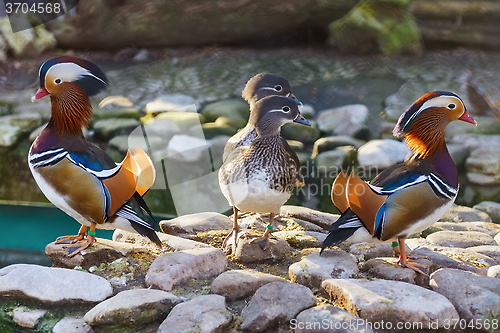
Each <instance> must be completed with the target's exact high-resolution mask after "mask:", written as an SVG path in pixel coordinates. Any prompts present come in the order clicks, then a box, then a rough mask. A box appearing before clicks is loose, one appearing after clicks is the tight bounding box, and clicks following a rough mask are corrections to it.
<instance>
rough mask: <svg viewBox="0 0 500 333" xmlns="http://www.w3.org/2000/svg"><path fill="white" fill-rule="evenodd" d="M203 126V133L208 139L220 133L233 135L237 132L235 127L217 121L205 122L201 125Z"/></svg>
mask: <svg viewBox="0 0 500 333" xmlns="http://www.w3.org/2000/svg"><path fill="white" fill-rule="evenodd" d="M201 128H203V134H205V138H206V139H212V138H214V137H216V136H220V135H226V136H232V135H234V134H236V129H235V128H234V127H231V126H229V125H226V124H221V123H217V122H213V123H205V124H203V125H201Z"/></svg>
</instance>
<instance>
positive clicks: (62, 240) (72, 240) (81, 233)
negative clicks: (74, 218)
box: [56, 224, 87, 244]
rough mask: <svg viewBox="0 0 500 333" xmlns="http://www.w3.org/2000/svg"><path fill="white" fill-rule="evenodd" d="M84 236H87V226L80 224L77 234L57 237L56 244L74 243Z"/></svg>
mask: <svg viewBox="0 0 500 333" xmlns="http://www.w3.org/2000/svg"><path fill="white" fill-rule="evenodd" d="M85 236H87V226H86V225H83V224H82V226H81V227H80V230H79V231H78V235H73V236H61V237H57V239H56V244H74V243H76V242H79V241H81V240H83V239H84V238H85Z"/></svg>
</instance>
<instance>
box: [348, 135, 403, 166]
mask: <svg viewBox="0 0 500 333" xmlns="http://www.w3.org/2000/svg"><path fill="white" fill-rule="evenodd" d="M410 152H411V150H410V148H408V146H407V145H406V143H404V142H400V141H396V140H391V139H383V140H371V141H368V142H367V143H365V144H364V145H362V146H361V147H360V148H359V149H358V162H359V165H360V166H362V167H365V168H378V169H385V168H388V167H390V166H391V165H394V164H396V163H399V162H403V161H404V160H405V158H406V156H407V155H408V154H409V153H410Z"/></svg>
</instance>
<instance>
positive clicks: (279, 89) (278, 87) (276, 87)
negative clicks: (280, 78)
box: [274, 84, 283, 91]
mask: <svg viewBox="0 0 500 333" xmlns="http://www.w3.org/2000/svg"><path fill="white" fill-rule="evenodd" d="M281 89H283V87H282V86H280V85H279V84H278V85H277V86H275V87H274V90H276V91H281Z"/></svg>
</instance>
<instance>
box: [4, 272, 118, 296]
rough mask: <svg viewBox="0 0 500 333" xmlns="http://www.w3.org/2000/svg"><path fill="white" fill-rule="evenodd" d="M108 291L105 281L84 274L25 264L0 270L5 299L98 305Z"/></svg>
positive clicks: (107, 284) (109, 290) (111, 290)
mask: <svg viewBox="0 0 500 333" xmlns="http://www.w3.org/2000/svg"><path fill="white" fill-rule="evenodd" d="M82 286H85V288H82ZM112 292H113V289H112V288H111V285H110V284H109V282H108V281H106V280H105V279H103V278H102V277H99V276H95V275H92V274H90V273H87V272H81V271H75V270H70V269H65V268H53V267H50V268H49V267H43V266H37V265H25V264H16V265H10V266H7V267H4V268H2V269H0V296H2V297H5V298H6V299H18V298H25V299H29V300H32V301H35V302H43V303H49V304H54V305H62V304H68V303H79V304H84V303H96V302H101V301H103V300H105V299H106V298H108V297H109V296H111V294H112Z"/></svg>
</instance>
